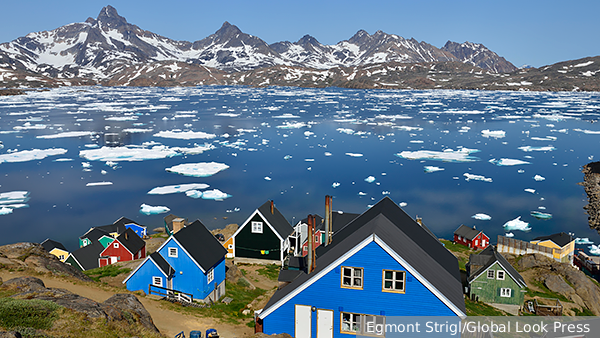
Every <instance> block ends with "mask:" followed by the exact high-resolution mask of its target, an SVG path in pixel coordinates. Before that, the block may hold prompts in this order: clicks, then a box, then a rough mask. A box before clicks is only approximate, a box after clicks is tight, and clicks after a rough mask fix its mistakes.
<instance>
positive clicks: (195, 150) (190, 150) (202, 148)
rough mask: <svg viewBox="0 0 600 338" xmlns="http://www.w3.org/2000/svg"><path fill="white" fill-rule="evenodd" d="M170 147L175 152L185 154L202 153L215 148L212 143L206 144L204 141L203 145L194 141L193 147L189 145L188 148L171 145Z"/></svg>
mask: <svg viewBox="0 0 600 338" xmlns="http://www.w3.org/2000/svg"><path fill="white" fill-rule="evenodd" d="M170 149H171V150H174V151H176V152H179V153H183V154H186V155H198V154H202V153H204V152H205V151H207V150H212V149H215V146H214V145H212V144H207V143H205V144H203V145H198V144H195V143H194V146H193V147H189V148H186V147H172V148H170Z"/></svg>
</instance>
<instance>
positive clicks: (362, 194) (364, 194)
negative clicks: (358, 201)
mask: <svg viewBox="0 0 600 338" xmlns="http://www.w3.org/2000/svg"><path fill="white" fill-rule="evenodd" d="M358 196H367V193H366V192H362V191H359V192H358Z"/></svg>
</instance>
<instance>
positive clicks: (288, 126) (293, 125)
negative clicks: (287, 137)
mask: <svg viewBox="0 0 600 338" xmlns="http://www.w3.org/2000/svg"><path fill="white" fill-rule="evenodd" d="M306 126H307V124H306V123H304V122H294V123H291V122H286V123H284V124H282V125H280V126H277V128H279V129H299V128H302V127H306Z"/></svg>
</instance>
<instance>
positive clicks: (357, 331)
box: [340, 312, 385, 337]
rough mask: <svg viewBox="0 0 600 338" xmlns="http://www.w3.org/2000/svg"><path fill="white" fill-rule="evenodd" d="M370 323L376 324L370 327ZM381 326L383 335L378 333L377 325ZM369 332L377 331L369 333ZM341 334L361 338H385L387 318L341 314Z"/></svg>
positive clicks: (348, 313)
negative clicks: (359, 336) (368, 337)
mask: <svg viewBox="0 0 600 338" xmlns="http://www.w3.org/2000/svg"><path fill="white" fill-rule="evenodd" d="M368 323H375V324H374V325H372V326H370V325H369V326H368ZM378 324H381V325H382V326H380V328H382V329H383V330H382V332H381V334H378V333H377V331H376V330H377V325H378ZM368 330H375V331H374V332H369V331H368ZM340 333H343V334H352V335H361V336H374V337H382V336H385V316H375V315H366V314H360V313H352V312H340Z"/></svg>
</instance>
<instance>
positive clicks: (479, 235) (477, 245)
mask: <svg viewBox="0 0 600 338" xmlns="http://www.w3.org/2000/svg"><path fill="white" fill-rule="evenodd" d="M454 243H458V244H462V245H464V246H468V247H469V248H471V249H475V250H478V249H485V248H486V247H487V246H488V245H489V244H490V238H489V237H488V236H486V235H485V234H484V233H483V231H481V230H477V229H476V228H475V226H473V227H472V228H470V227H468V226H466V225H461V226H459V227H458V229H456V230H455V231H454Z"/></svg>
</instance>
